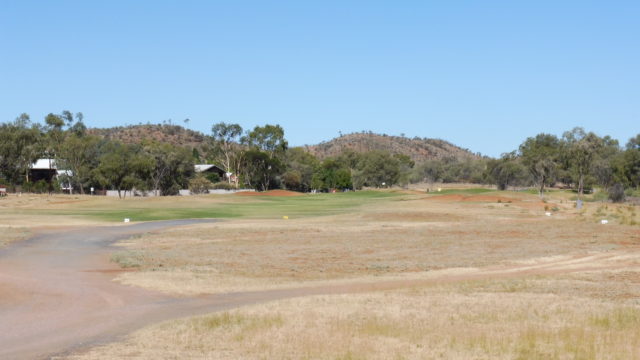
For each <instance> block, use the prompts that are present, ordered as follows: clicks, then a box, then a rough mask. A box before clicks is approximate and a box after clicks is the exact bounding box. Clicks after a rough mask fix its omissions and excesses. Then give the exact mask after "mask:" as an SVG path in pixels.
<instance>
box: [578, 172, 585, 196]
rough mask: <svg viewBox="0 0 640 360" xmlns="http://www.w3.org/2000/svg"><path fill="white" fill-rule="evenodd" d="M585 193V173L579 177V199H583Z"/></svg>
mask: <svg viewBox="0 0 640 360" xmlns="http://www.w3.org/2000/svg"><path fill="white" fill-rule="evenodd" d="M583 194H584V175H583V174H580V176H579V177H578V199H581V198H582V195H583Z"/></svg>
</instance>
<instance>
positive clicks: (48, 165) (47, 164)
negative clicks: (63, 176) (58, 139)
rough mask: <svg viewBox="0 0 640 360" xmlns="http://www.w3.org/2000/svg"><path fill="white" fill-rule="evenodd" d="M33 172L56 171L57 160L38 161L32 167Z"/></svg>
mask: <svg viewBox="0 0 640 360" xmlns="http://www.w3.org/2000/svg"><path fill="white" fill-rule="evenodd" d="M31 168H32V169H33V170H49V169H52V170H55V169H56V160H55V159H38V160H37V161H36V162H35V163H33V164H32V165H31Z"/></svg>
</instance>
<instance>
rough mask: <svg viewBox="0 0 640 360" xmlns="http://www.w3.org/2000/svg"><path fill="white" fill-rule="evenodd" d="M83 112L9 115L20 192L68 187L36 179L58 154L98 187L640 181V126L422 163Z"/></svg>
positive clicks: (267, 134)
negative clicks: (200, 144)
mask: <svg viewBox="0 0 640 360" xmlns="http://www.w3.org/2000/svg"><path fill="white" fill-rule="evenodd" d="M83 120H84V117H83V115H82V113H75V114H74V113H72V112H70V111H66V110H65V111H63V112H61V113H60V114H53V113H51V114H48V115H47V116H46V117H45V119H44V123H43V124H40V123H37V122H32V121H31V119H30V117H29V116H28V115H27V114H22V115H20V116H19V117H18V118H16V119H15V120H14V121H12V122H6V123H2V124H0V183H5V184H7V185H9V186H10V187H12V188H13V189H15V190H18V189H19V190H21V191H35V192H38V191H40V192H45V191H60V186H59V185H58V184H56V183H55V182H53V183H45V182H43V181H42V180H41V181H39V182H35V181H33V180H34V179H30V169H31V166H32V164H33V163H34V162H35V161H36V160H37V159H41V158H51V159H54V160H55V164H56V167H57V168H58V169H65V170H69V171H67V172H65V173H64V174H63V175H61V176H60V177H59V178H58V179H57V181H64V182H65V183H66V184H68V185H69V187H70V188H72V189H73V191H74V192H79V193H81V194H84V193H87V192H88V189H90V188H96V189H110V190H117V191H118V192H119V194H121V195H124V194H126V191H129V190H132V189H137V190H141V191H151V192H154V193H155V194H156V195H175V194H178V192H179V190H180V189H185V188H190V189H191V190H192V192H196V193H198V192H206V191H207V189H211V188H235V187H249V188H255V189H257V190H261V191H263V190H268V189H274V188H285V189H290V190H295V191H303V192H308V191H314V190H315V191H331V190H334V189H337V190H344V189H361V188H363V187H390V186H394V185H401V186H406V185H408V184H410V183H417V182H470V183H484V184H494V185H497V187H498V188H499V189H507V188H509V187H526V186H535V187H536V188H537V189H538V191H539V192H540V194H541V196H542V195H543V194H544V190H545V187H548V186H552V185H554V184H557V183H561V184H564V185H565V186H568V187H571V188H573V189H575V190H576V191H577V192H578V194H579V195H582V194H583V193H584V192H585V191H588V190H589V189H591V188H593V187H594V186H599V187H602V188H604V189H607V190H609V191H610V192H612V193H613V192H615V191H617V192H618V193H619V192H620V191H624V189H637V188H638V186H639V185H640V134H639V135H636V136H635V137H634V138H631V139H630V140H629V142H628V143H627V144H626V146H625V147H624V148H623V147H621V146H620V145H619V144H618V141H617V140H615V139H612V138H611V137H609V136H604V137H600V136H598V135H596V134H594V133H592V132H586V131H585V130H584V129H582V128H575V129H573V130H571V131H567V132H565V133H564V134H563V135H562V136H561V137H557V136H555V135H551V134H544V133H543V134H538V135H536V136H534V137H530V138H527V139H526V140H525V141H524V142H523V143H522V144H521V145H520V146H519V148H518V149H517V150H514V151H512V152H509V153H505V154H503V155H502V156H501V157H500V158H497V159H491V158H487V157H477V158H465V159H460V158H456V157H449V158H443V159H431V160H425V161H424V162H421V163H417V164H416V163H415V162H414V161H413V160H412V159H411V158H410V157H409V156H407V155H404V154H391V153H389V152H385V151H371V152H367V153H356V152H353V151H349V150H347V151H344V152H342V153H341V154H339V155H338V156H335V157H329V158H325V159H322V160H321V159H318V158H317V157H315V156H314V155H312V154H311V153H309V152H307V151H305V150H304V149H302V148H289V146H288V142H287V140H286V138H285V133H284V129H283V128H282V127H281V126H279V125H270V124H267V125H264V126H256V127H255V128H253V129H249V130H244V129H243V128H242V127H241V126H240V125H239V124H228V123H224V122H220V123H216V124H214V125H213V126H212V128H211V134H210V135H209V136H207V137H206V141H207V143H206V146H205V147H204V150H202V149H201V150H200V151H198V150H197V149H195V148H187V147H183V146H177V145H171V144H167V143H162V142H159V141H154V140H143V141H141V142H140V143H134V144H126V143H122V142H120V141H117V140H110V139H107V138H104V137H98V136H94V135H90V134H89V133H88V131H87V128H86V126H85V125H84V122H83ZM201 152H204V153H201ZM195 163H213V164H216V165H218V166H219V167H220V168H222V169H223V170H224V171H225V172H227V173H232V174H233V176H232V177H230V178H220V177H219V176H218V175H217V174H208V175H203V174H197V173H196V172H195V170H194V164H195ZM232 180H233V181H232ZM614 190H615V191H614Z"/></svg>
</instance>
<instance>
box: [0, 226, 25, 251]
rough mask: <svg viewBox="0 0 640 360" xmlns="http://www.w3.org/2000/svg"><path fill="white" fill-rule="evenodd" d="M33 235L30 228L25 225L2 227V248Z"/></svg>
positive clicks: (0, 240) (0, 237)
mask: <svg viewBox="0 0 640 360" xmlns="http://www.w3.org/2000/svg"><path fill="white" fill-rule="evenodd" d="M29 236H31V232H30V231H29V229H28V228H24V227H12V226H6V227H0V248H2V247H4V246H7V245H9V244H10V243H12V242H16V241H20V240H25V239H27V238H28V237H29Z"/></svg>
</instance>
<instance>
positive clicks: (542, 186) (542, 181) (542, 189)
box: [540, 176, 546, 199]
mask: <svg viewBox="0 0 640 360" xmlns="http://www.w3.org/2000/svg"><path fill="white" fill-rule="evenodd" d="M545 180H546V179H545V177H544V176H543V177H542V179H541V180H540V199H544V182H545Z"/></svg>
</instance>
